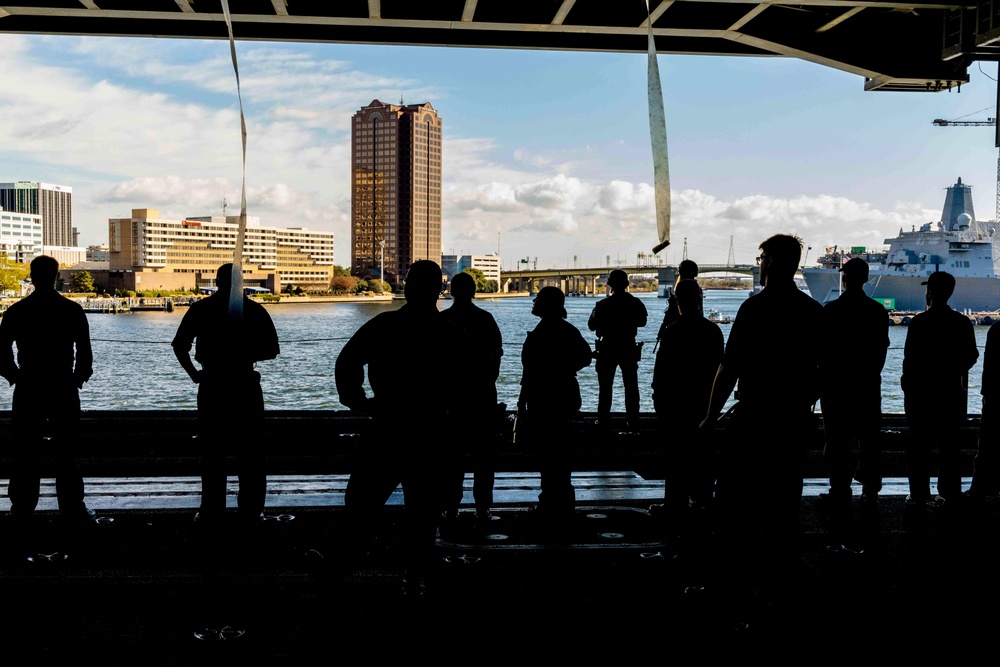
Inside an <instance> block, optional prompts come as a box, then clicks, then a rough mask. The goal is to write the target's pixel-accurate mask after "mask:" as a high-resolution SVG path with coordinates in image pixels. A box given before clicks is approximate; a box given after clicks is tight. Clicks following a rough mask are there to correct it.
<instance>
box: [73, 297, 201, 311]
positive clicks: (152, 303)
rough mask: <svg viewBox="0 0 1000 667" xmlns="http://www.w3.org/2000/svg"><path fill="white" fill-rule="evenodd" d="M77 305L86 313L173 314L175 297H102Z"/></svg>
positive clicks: (79, 301)
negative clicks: (150, 312) (142, 312)
mask: <svg viewBox="0 0 1000 667" xmlns="http://www.w3.org/2000/svg"><path fill="white" fill-rule="evenodd" d="M77 303H79V304H80V306H81V307H82V308H83V310H84V312H86V313H106V314H116V313H132V312H136V311H147V310H157V311H166V312H168V313H169V312H171V311H173V309H174V306H175V305H188V303H187V301H185V302H184V303H180V304H178V303H175V300H174V298H173V297H100V298H90V299H83V300H78V301H77Z"/></svg>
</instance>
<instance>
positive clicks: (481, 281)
mask: <svg viewBox="0 0 1000 667" xmlns="http://www.w3.org/2000/svg"><path fill="white" fill-rule="evenodd" d="M462 273H468V274H469V275H470V276H472V277H473V278H475V280H476V291H477V292H486V291H487V289H486V276H485V275H483V270H482V269H477V268H475V267H471V266H470V267H469V268H467V269H462ZM493 291H494V292H496V288H494V289H493Z"/></svg>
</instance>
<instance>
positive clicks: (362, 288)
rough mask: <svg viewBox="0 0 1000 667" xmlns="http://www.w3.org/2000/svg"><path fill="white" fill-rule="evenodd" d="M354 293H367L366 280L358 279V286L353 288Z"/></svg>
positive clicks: (367, 285)
mask: <svg viewBox="0 0 1000 667" xmlns="http://www.w3.org/2000/svg"><path fill="white" fill-rule="evenodd" d="M354 289H355V291H356V292H367V291H368V290H369V289H371V288H370V287H369V283H368V281H367V280H363V279H358V286H357V287H355V288H354Z"/></svg>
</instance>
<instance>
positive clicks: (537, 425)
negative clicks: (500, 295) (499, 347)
mask: <svg viewBox="0 0 1000 667" xmlns="http://www.w3.org/2000/svg"><path fill="white" fill-rule="evenodd" d="M531 313H532V315H536V316H538V317H539V318H541V319H540V320H539V322H538V325H537V326H535V328H534V329H532V330H531V331H529V332H528V336H527V338H526V339H525V341H524V345H523V346H522V348H521V367H522V372H521V391H520V394H519V396H518V399H517V414H518V420H519V421H520V420H524V421H525V422H526V425H527V427H528V435H527V443H528V446H529V447H530V448H531V449H532V450H535V451H537V452H539V454H540V455H541V458H542V465H541V470H540V473H541V493H539V494H538V508H537V509H538V511H539V512H540V513H541V516H542V517H543V518H546V519H557V520H559V519H568V518H569V517H570V516H572V513H573V511H574V509H575V507H576V492H575V491H574V489H573V480H572V470H571V468H570V466H569V465H568V464H567V463H566V460H565V458H566V449H567V446H566V444H565V443H566V438H567V437H568V436H567V430H568V428H569V425H570V422H571V420H572V419H573V416H574V415H575V414H576V413H577V412H579V410H580V406H581V403H582V400H581V397H580V384H579V382H578V381H577V378H576V374H577V372H578V371H580V370H583V369H584V368H586V367H587V366H589V365H590V361H591V359H592V357H593V353H592V351H591V349H590V343H588V342H587V341H586V339H585V338H584V337H583V334H581V333H580V330H579V329H577V328H576V327H575V326H573V325H572V324H570V323H569V322H567V321H566V317H567V313H566V308H565V295H564V294H563V292H562V290H560V289H559V288H558V287H543V288H542V289H540V290H539V291H538V294H536V295H535V299H534V305H533V307H532V309H531ZM520 428H521V425H519V429H520Z"/></svg>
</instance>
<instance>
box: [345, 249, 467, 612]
mask: <svg viewBox="0 0 1000 667" xmlns="http://www.w3.org/2000/svg"><path fill="white" fill-rule="evenodd" d="M441 278H442V275H441V267H440V266H439V265H438V264H437V263H435V262H433V261H430V260H418V261H416V262H414V263H413V264H411V265H410V268H409V270H408V271H407V273H406V279H405V281H404V289H403V293H404V296H405V298H406V303H405V304H404V305H403V306H402V307H400V308H399V309H398V310H393V311H389V312H385V313H380V314H378V315H376V316H375V317H373V318H372V319H370V320H369V321H368V322H366V323H365V324H364V325H362V326H361V328H360V329H358V330H357V332H355V334H354V335H353V336H351V339H350V340H349V341H348V342H347V344H346V345H344V348H343V350H341V352H340V355H339V356H338V357H337V362H336V366H335V377H336V383H337V393H338V395H339V397H340V402H341V403H343V404H344V405H345V406H347V407H348V408H350V410H351V411H352V412H358V413H362V414H367V415H371V417H372V420H373V425H374V433H373V435H372V437H371V438H369V439H367V440H366V441H365V442H364V443H363V444H362V445H361V449H360V450H359V452H358V457H357V460H356V461H355V463H354V467H353V469H352V472H351V477H350V479H349V481H348V483H347V490H346V491H345V494H344V505H345V509H346V511H347V514H348V521H349V527H350V529H351V531H352V533H353V535H352V539H354V540H363V539H364V537H365V535H366V534H369V533H370V531H371V528H372V524H373V523H374V522H375V521H376V520H377V519H378V517H379V515H380V513H381V510H382V508H383V506H384V505H385V503H386V501H388V499H389V497H390V496H391V495H392V493H393V491H394V490H395V489H396V487H397V486H399V485H400V484H402V486H403V505H404V508H403V513H404V526H403V532H404V545H405V549H406V554H405V557H406V570H407V571H406V580H405V582H404V585H405V588H404V591H405V592H406V593H408V594H420V593H421V592H422V591H423V588H424V585H425V580H426V579H427V577H428V576H430V575H431V574H432V572H431V569H432V564H433V557H434V544H435V535H436V530H437V517H438V514H439V513H440V511H441V510H442V509H443V507H444V495H445V489H446V488H447V489H452V488H453V484H452V483H451V481H450V480H449V476H450V474H451V473H452V471H453V467H451V466H449V460H448V458H447V456H446V452H447V446H446V444H444V443H447V442H448V439H449V438H451V437H453V432H452V430H451V428H450V425H449V422H448V416H449V415H448V403H449V398H450V396H451V395H452V392H453V385H454V384H456V383H459V384H460V383H461V382H462V376H461V373H458V374H456V371H455V367H453V366H452V365H451V364H450V363H448V362H447V361H446V360H444V359H442V355H441V353H440V352H441V350H442V347H443V346H445V345H448V344H449V343H448V341H452V342H451V349H450V351H449V354H450V355H451V356H454V357H456V358H460V359H461V358H465V357H466V356H467V355H468V354H469V353H468V348H467V347H463V342H462V338H461V336H458V335H457V334H458V333H459V332H458V331H457V328H456V327H455V326H453V325H452V324H451V323H450V322H448V321H447V320H446V319H445V318H444V316H443V315H442V313H441V312H439V311H438V306H437V302H438V297H439V296H440V294H441V286H442V282H441ZM366 368H367V374H368V384H369V386H370V387H371V390H372V394H373V395H372V396H370V397H369V396H368V395H367V394H366V393H365V387H364V381H365V371H366ZM355 546H358V545H355Z"/></svg>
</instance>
